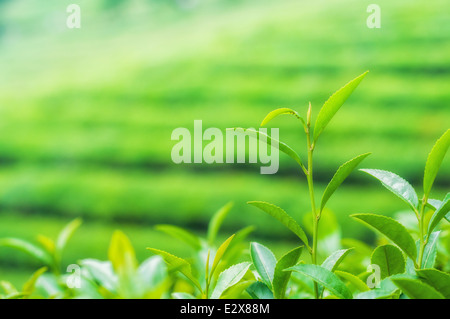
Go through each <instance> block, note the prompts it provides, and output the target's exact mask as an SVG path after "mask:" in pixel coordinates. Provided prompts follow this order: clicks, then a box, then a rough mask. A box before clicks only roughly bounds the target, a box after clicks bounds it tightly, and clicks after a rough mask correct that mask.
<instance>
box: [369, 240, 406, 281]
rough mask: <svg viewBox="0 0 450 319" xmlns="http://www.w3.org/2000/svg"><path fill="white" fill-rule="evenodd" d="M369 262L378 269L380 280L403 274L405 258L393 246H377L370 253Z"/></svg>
mask: <svg viewBox="0 0 450 319" xmlns="http://www.w3.org/2000/svg"><path fill="white" fill-rule="evenodd" d="M370 260H371V261H370V262H371V263H372V264H374V265H378V266H379V267H380V272H381V274H380V276H381V279H384V278H386V277H390V276H392V275H395V274H402V273H404V272H405V258H404V257H403V254H402V252H401V251H400V250H399V249H398V248H397V247H395V246H393V245H383V246H378V247H377V248H375V250H374V251H373V253H372V256H371V258H370Z"/></svg>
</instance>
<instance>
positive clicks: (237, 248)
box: [222, 226, 255, 262]
mask: <svg viewBox="0 0 450 319" xmlns="http://www.w3.org/2000/svg"><path fill="white" fill-rule="evenodd" d="M254 230H255V226H247V227H245V228H242V229H241V230H239V231H238V232H236V236H234V238H233V241H231V242H230V244H229V245H228V249H227V250H226V251H225V254H223V257H222V259H224V260H226V261H227V262H232V261H233V260H234V259H236V258H239V257H240V255H241V254H242V250H243V249H244V244H243V242H244V240H245V239H246V238H247V237H248V235H250V234H251V233H252V232H253V231H254ZM245 248H247V244H245Z"/></svg>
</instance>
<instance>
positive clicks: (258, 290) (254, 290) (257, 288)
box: [247, 281, 274, 299]
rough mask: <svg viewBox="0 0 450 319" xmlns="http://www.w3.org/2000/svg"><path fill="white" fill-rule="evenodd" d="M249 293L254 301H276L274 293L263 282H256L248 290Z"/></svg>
mask: <svg viewBox="0 0 450 319" xmlns="http://www.w3.org/2000/svg"><path fill="white" fill-rule="evenodd" d="M247 292H248V294H249V295H250V297H252V299H274V296H273V293H272V291H271V290H270V289H269V288H268V287H267V286H266V285H265V284H264V283H262V282H260V281H257V282H254V283H253V284H252V285H251V286H250V287H248V288H247Z"/></svg>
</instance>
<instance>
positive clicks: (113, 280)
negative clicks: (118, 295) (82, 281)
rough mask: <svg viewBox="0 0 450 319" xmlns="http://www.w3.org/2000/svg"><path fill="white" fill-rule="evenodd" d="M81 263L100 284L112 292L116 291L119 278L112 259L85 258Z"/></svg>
mask: <svg viewBox="0 0 450 319" xmlns="http://www.w3.org/2000/svg"><path fill="white" fill-rule="evenodd" d="M80 265H81V266H82V267H83V269H85V270H87V271H88V273H89V274H90V275H91V277H92V278H93V279H94V281H95V282H96V283H97V284H98V285H100V286H101V287H104V288H105V289H107V290H108V291H110V292H112V293H114V292H116V289H117V281H118V280H117V275H116V274H115V273H114V270H113V267H112V264H111V262H110V261H100V260H96V259H83V260H81V261H80Z"/></svg>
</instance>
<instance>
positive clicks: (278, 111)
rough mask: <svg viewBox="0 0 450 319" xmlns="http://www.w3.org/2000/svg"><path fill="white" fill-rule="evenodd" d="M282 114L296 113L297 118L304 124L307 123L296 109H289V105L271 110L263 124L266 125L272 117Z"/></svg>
mask: <svg viewBox="0 0 450 319" xmlns="http://www.w3.org/2000/svg"><path fill="white" fill-rule="evenodd" d="M281 114H292V115H294V116H295V117H296V118H297V119H299V120H300V121H301V122H302V123H303V125H305V120H304V119H303V118H302V117H301V116H300V115H299V114H298V113H297V112H296V111H294V110H292V109H289V108H287V107H283V108H279V109H276V110H273V111H272V112H270V113H269V114H267V116H266V117H265V118H264V120H263V121H262V122H261V126H265V125H266V124H267V123H269V122H270V121H271V120H272V119H274V118H275V117H277V116H279V115H281Z"/></svg>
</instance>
